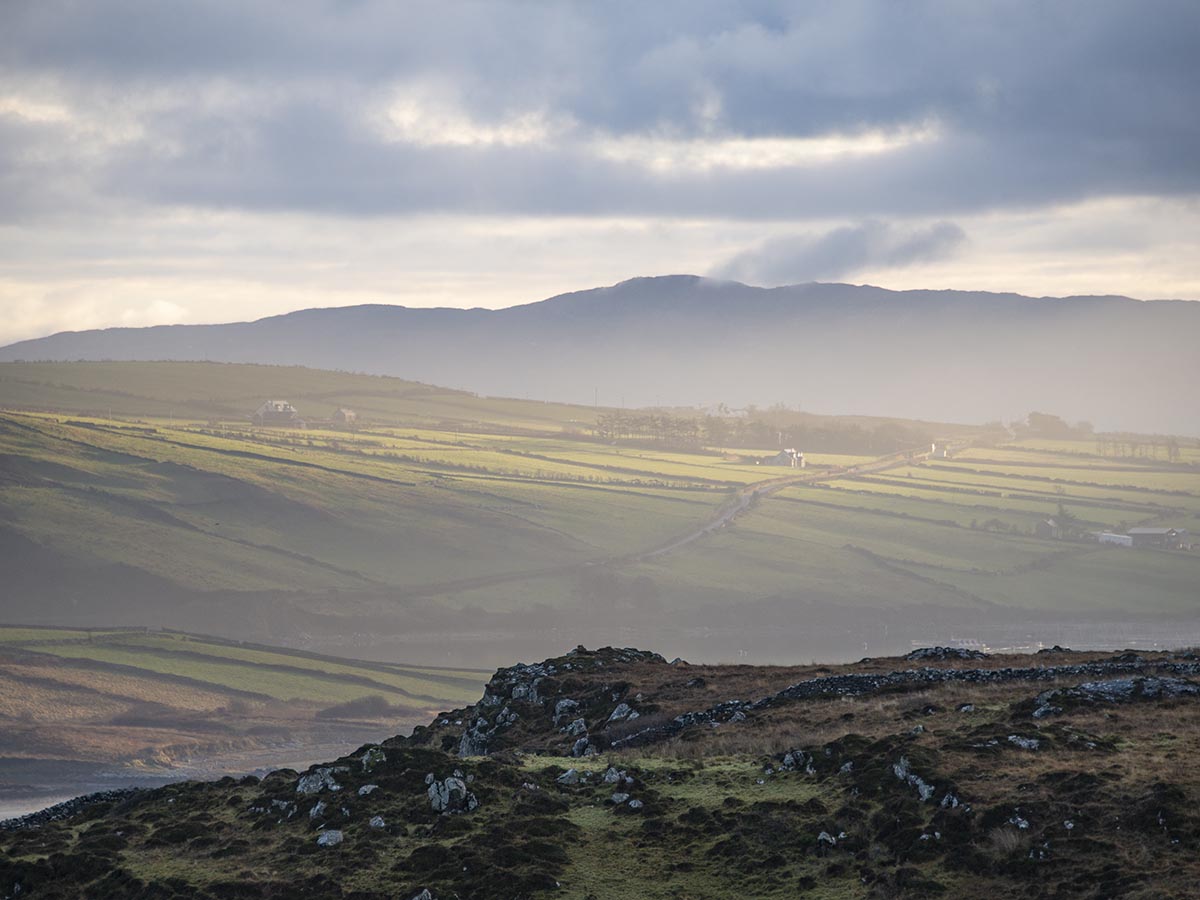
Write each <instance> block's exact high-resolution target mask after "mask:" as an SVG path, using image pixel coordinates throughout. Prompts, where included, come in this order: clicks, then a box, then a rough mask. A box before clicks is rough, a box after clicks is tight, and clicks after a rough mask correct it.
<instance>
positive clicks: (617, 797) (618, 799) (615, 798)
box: [610, 791, 629, 806]
mask: <svg viewBox="0 0 1200 900" xmlns="http://www.w3.org/2000/svg"><path fill="white" fill-rule="evenodd" d="M610 799H611V800H612V802H613V803H615V804H617V806H620V805H621V804H622V803H624V802H625V801H626V800H628V799H629V795H628V794H624V793H622V792H620V791H617V792H616V793H615V794H613V795H612V797H611V798H610Z"/></svg>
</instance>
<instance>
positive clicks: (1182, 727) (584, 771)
mask: <svg viewBox="0 0 1200 900" xmlns="http://www.w3.org/2000/svg"><path fill="white" fill-rule="evenodd" d="M1198 676H1200V662H1198V661H1197V657H1196V655H1195V654H1193V653H1187V652H1183V653H1157V654H1136V653H1124V654H1120V655H1117V656H1113V655H1111V654H1109V655H1105V654H1095V653H1093V654H1081V653H1074V652H1072V651H1069V650H1063V649H1062V648H1057V647H1056V648H1053V649H1051V650H1046V651H1043V652H1041V653H1039V654H1035V655H1031V656H991V657H989V656H987V655H986V654H982V653H978V652H974V651H964V650H955V649H949V648H930V649H925V650H921V651H914V652H913V653H911V654H909V655H908V656H907V657H905V658H903V659H898V658H894V659H864V660H862V661H860V662H858V663H855V664H851V665H844V666H817V665H812V666H793V667H788V668H756V667H750V666H702V665H688V664H687V663H686V662H684V661H682V660H677V661H675V662H672V663H668V662H667V661H666V660H664V659H663V657H661V656H659V655H658V654H655V653H650V652H646V651H639V650H632V649H627V650H614V649H612V648H605V649H602V650H597V651H588V650H585V649H583V648H582V647H581V648H578V649H577V650H575V651H572V652H571V653H568V654H566V655H565V656H560V657H556V658H553V659H548V660H545V661H544V662H542V663H538V664H534V665H516V666H513V667H509V668H505V669H502V670H500V671H498V672H497V673H496V675H495V676H494V677H493V678H492V680H491V681H490V682H489V683H488V685H487V688H486V690H485V692H484V694H483V697H482V699H481V700H480V701H479V702H478V703H476V704H474V705H472V706H470V707H465V708H462V709H458V710H455V711H452V712H444V713H441V714H439V715H438V716H437V717H436V719H435V720H434V721H433V722H432V723H431V725H430V727H429V728H426V729H418V731H417V732H416V733H415V734H414V735H413V736H412V737H411V738H402V737H397V738H392V739H390V740H386V741H384V742H382V744H368V745H364V746H361V747H359V748H358V749H357V750H353V751H351V752H347V753H345V754H344V755H342V756H340V757H338V758H336V759H334V760H332V761H331V762H329V763H326V764H322V765H319V766H313V767H311V768H308V769H307V770H304V771H294V770H289V769H283V770H279V771H275V772H273V773H271V774H269V775H267V776H266V777H264V778H262V779H259V778H257V777H246V778H242V779H234V778H225V779H223V780H221V781H219V782H209V783H197V782H193V783H185V784H177V785H171V786H168V787H165V788H160V789H157V790H152V791H140V792H126V793H120V794H115V795H114V794H109V795H102V796H98V797H94V798H90V799H86V800H83V801H76V802H73V803H70V804H66V805H64V806H63V807H61V808H59V809H56V810H51V811H49V812H47V813H45V814H41V815H38V816H33V817H30V818H28V819H26V820H22V821H18V822H12V823H8V824H7V825H6V826H4V827H3V829H2V830H0V851H2V852H0V893H2V894H3V896H7V897H16V896H18V895H19V896H22V897H23V896H36V897H44V898H64V900H65V898H74V897H78V896H88V897H91V898H96V900H102V898H116V897H120V898H150V897H155V898H172V897H180V898H182V897H188V898H229V897H245V898H264V900H266V898H282V897H294V896H304V897H311V898H314V900H323V898H355V900H384V898H388V900H391V898H396V897H399V898H403V900H413V898H420V900H447V898H453V897H472V898H478V900H486V898H509V900H511V898H541V897H570V898H580V900H584V898H596V900H607V898H618V897H620V898H624V897H632V896H636V897H646V898H657V897H662V898H668V897H690V898H696V900H717V898H726V897H728V898H741V897H748V896H752V897H763V898H772V897H779V898H784V897H787V898H791V897H797V896H805V897H809V896H811V897H820V898H847V900H849V898H906V897H912V898H917V897H931V896H947V897H961V898H989V900H991V898H1026V897H1061V896H1072V897H1128V898H1149V897H1156V898H1183V897H1189V896H1193V895H1194V886H1195V883H1196V879H1197V878H1200V869H1198V868H1197V858H1198V857H1197V850H1198V849H1200V819H1198V818H1197V814H1196V809H1197V802H1198V801H1200V779H1198V778H1197V773H1196V764H1195V759H1196V755H1197V751H1198V750H1200V728H1198V727H1197V723H1198V720H1197V716H1196V703H1197V700H1198V698H1200V680H1198Z"/></svg>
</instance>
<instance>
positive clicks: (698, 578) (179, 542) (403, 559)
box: [0, 363, 1200, 701]
mask: <svg viewBox="0 0 1200 900" xmlns="http://www.w3.org/2000/svg"><path fill="white" fill-rule="evenodd" d="M264 397H283V398H287V399H289V400H290V401H292V402H293V403H294V404H295V406H296V408H297V410H298V411H299V414H300V415H301V416H303V417H304V418H305V419H306V420H307V427H305V428H298V427H254V426H253V425H252V424H251V423H250V421H249V413H250V411H252V410H253V409H254V408H255V406H256V404H257V403H259V402H261V400H262V399H263V398H264ZM340 407H352V408H354V409H355V410H356V411H357V413H358V419H357V421H356V422H355V423H353V425H352V426H342V427H337V426H335V425H334V423H333V421H332V414H333V411H334V410H335V409H337V408H340ZM0 408H4V409H6V410H7V411H4V412H0V559H2V560H3V562H4V563H5V565H6V573H7V578H8V592H7V597H6V600H5V614H6V616H5V617H6V618H8V619H9V620H10V621H24V622H39V623H45V624H54V625H61V626H75V625H89V626H93V627H107V626H111V625H134V626H147V625H149V626H152V627H162V626H166V627H171V628H177V629H181V630H190V631H204V632H205V633H207V632H210V631H213V630H218V631H219V632H220V633H221V634H224V635H226V636H237V637H251V638H253V639H255V640H260V641H263V642H264V643H280V642H282V643H285V644H287V645H288V646H294V647H300V648H306V647H307V648H320V649H322V650H323V651H327V652H334V653H345V654H347V655H349V656H355V657H362V656H369V657H373V658H378V659H384V660H405V661H407V662H421V663H429V664H439V665H440V664H445V665H452V666H453V665H463V664H466V663H468V662H469V663H471V664H481V665H490V664H493V663H497V662H500V661H504V660H509V659H512V658H514V657H520V656H524V655H543V654H544V653H545V652H551V651H552V650H554V649H557V648H559V647H561V646H562V645H563V644H564V643H567V644H571V643H574V637H575V635H577V634H578V633H580V632H581V631H582V632H586V633H587V634H588V635H589V636H593V637H597V638H599V639H602V640H605V641H612V642H614V643H619V644H620V643H643V642H645V641H646V640H652V641H653V642H655V643H657V644H659V645H663V646H666V647H668V648H672V649H674V650H675V652H678V653H681V654H683V653H686V654H690V655H693V656H695V655H698V654H707V655H711V656H715V657H716V658H719V659H729V658H742V657H743V656H747V655H748V656H751V657H753V658H755V659H758V660H760V661H775V660H782V659H794V658H795V657H796V654H798V653H804V654H806V655H811V654H815V653H816V652H818V651H820V652H825V653H828V652H833V653H835V654H837V655H844V656H850V655H852V654H856V653H857V654H858V655H862V653H863V652H865V650H864V647H865V648H868V649H870V648H875V647H881V648H882V649H884V650H888V651H895V650H899V649H903V648H904V647H905V646H907V645H910V643H911V642H912V641H921V642H926V643H927V642H929V641H930V640H932V639H933V638H934V637H941V638H943V639H948V638H950V637H964V638H972V639H977V640H980V641H982V642H985V643H987V642H990V643H993V644H995V643H997V642H999V643H1000V644H1001V645H1004V646H1008V645H1009V644H1010V643H1013V642H1016V643H1017V644H1018V645H1019V644H1020V641H1019V640H1018V639H1017V638H1016V637H1012V636H1011V635H1008V634H1007V632H1004V633H997V632H996V628H1000V629H1001V632H1003V631H1004V629H1005V628H1008V627H1009V625H1010V624H1012V623H1016V622H1018V621H1026V620H1028V619H1029V616H1031V615H1036V616H1040V617H1042V618H1041V620H1040V621H1043V622H1045V621H1049V620H1050V619H1055V620H1056V621H1058V622H1060V623H1064V624H1065V623H1073V624H1075V625H1079V626H1080V627H1085V626H1086V627H1087V628H1092V626H1093V625H1095V626H1096V627H1097V628H1100V629H1101V631H1100V632H1097V635H1098V636H1094V637H1084V638H1080V637H1076V638H1075V642H1076V643H1084V644H1089V643H1090V644H1097V645H1099V644H1103V643H1111V642H1120V641H1122V640H1127V639H1128V640H1132V639H1133V638H1135V637H1136V638H1138V639H1150V640H1152V641H1157V640H1159V638H1158V637H1155V636H1150V637H1149V638H1147V633H1146V632H1144V631H1139V630H1137V629H1136V628H1134V629H1133V630H1130V628H1126V627H1125V625H1127V624H1129V623H1135V624H1136V623H1137V622H1143V623H1148V622H1154V623H1157V625H1156V627H1160V628H1162V629H1164V630H1165V631H1166V633H1167V634H1168V636H1169V635H1176V636H1178V635H1184V636H1189V635H1191V632H1189V631H1188V628H1190V627H1191V626H1190V625H1188V623H1189V622H1198V623H1200V618H1198V617H1197V616H1196V613H1197V612H1198V610H1197V609H1196V601H1197V598H1198V596H1200V591H1198V590H1197V587H1200V569H1198V564H1200V557H1198V556H1197V554H1195V553H1189V552H1187V551H1172V552H1166V551H1160V550H1154V549H1140V548H1139V549H1134V550H1128V549H1124V548H1111V547H1101V546H1099V545H1097V544H1096V543H1094V542H1091V543H1089V542H1087V541H1086V540H1083V538H1084V537H1086V534H1087V533H1088V532H1091V531H1100V530H1118V531H1124V530H1127V529H1128V528H1130V527H1135V526H1138V525H1164V526H1174V527H1179V528H1186V529H1189V530H1190V531H1192V532H1193V533H1195V532H1197V531H1200V463H1197V462H1196V461H1195V459H1194V457H1195V456H1196V454H1197V453H1200V450H1198V449H1197V447H1196V443H1197V442H1196V441H1194V440H1191V441H1189V440H1186V439H1171V440H1170V441H1168V439H1165V438H1155V439H1152V438H1146V439H1135V438H1134V437H1130V436H1124V437H1122V438H1121V440H1120V441H1117V440H1115V439H1113V438H1108V437H1105V436H1099V437H1097V438H1095V439H1088V440H1077V441H1063V440H1041V439H1036V438H1025V439H1021V440H1012V439H1008V440H1005V439H1003V438H1002V437H1001V436H1000V435H998V433H997V432H996V431H995V430H994V429H993V430H986V429H974V430H972V429H970V428H967V427H964V426H932V425H929V423H920V424H921V426H922V427H923V428H930V429H935V432H934V433H936V434H938V435H939V437H938V441H939V446H943V447H944V446H947V443H948V445H949V446H951V447H952V448H953V449H952V452H951V454H950V456H949V458H944V457H942V456H941V455H940V454H939V456H938V458H931V456H930V454H929V453H928V450H929V448H928V445H925V446H922V447H913V448H912V449H911V451H908V452H900V453H892V454H890V455H887V456H884V457H875V456H872V455H867V454H863V453H858V454H854V453H844V454H835V453H824V454H823V453H817V452H806V453H805V457H806V460H807V462H808V467H807V468H806V469H803V470H797V469H790V468H787V467H782V468H780V467H774V466H764V465H762V464H761V461H762V460H764V459H765V458H767V457H769V456H770V455H771V454H772V452H773V451H772V449H771V447H769V446H768V447H764V448H758V449H755V448H753V447H750V448H741V449H729V448H722V447H704V446H692V447H689V448H681V447H679V446H672V445H668V444H665V443H656V442H654V441H649V440H636V441H635V440H609V439H607V438H605V439H601V438H600V437H599V436H598V435H599V430H598V429H596V428H594V427H593V426H594V425H595V423H596V421H597V417H598V416H601V415H603V414H606V411H605V410H597V409H592V408H587V407H568V406H556V405H550V404H542V403H536V402H529V401H518V400H502V399H501V400H497V399H493V398H480V397H475V396H473V395H469V394H464V393H462V392H456V391H446V390H442V389H439V388H435V387H431V386H428V385H420V384H414V383H412V382H405V381H400V380H398V379H389V378H375V377H367V376H357V375H350V374H346V373H335V372H317V371H313V370H308V369H294V368H284V367H271V366H234V365H216V364H204V363H195V364H193V363H161V364H160V363H78V364H68V363H56V364H37V363H21V364H17V363H12V364H3V365H0ZM607 412H608V413H611V412H612V411H607ZM684 414H686V411H681V410H673V411H671V415H675V416H680V415H684ZM831 421H832V420H831ZM881 421H882V422H883V426H886V428H888V429H893V430H894V429H896V428H898V427H900V425H899V424H898V423H895V422H891V421H887V420H881ZM847 422H850V423H851V424H852V426H853V427H854V428H869V427H870V426H871V422H870V420H862V419H854V420H847ZM864 433H866V432H864ZM1168 447H1170V448H1173V449H1171V450H1170V453H1168ZM1131 448H1132V449H1131ZM1118 450H1120V451H1121V452H1122V453H1123V454H1125V455H1121V456H1117V455H1114V454H1115V453H1116V452H1117V451H1118ZM1129 453H1136V454H1137V455H1133V456H1130V455H1128V454H1129ZM1168 455H1170V457H1171V458H1170V459H1168ZM1052 518H1053V519H1062V520H1063V521H1065V522H1067V523H1069V525H1070V529H1069V530H1070V532H1071V533H1070V534H1069V535H1067V536H1066V537H1065V539H1047V538H1046V537H1039V536H1038V535H1037V528H1038V526H1039V523H1042V522H1045V521H1046V520H1048V519H1052ZM214 622H216V623H217V624H216V625H215V627H214V625H213V624H212V623H214ZM1096 623H1100V624H1096ZM1113 623H1118V624H1120V623H1124V624H1121V625H1120V627H1118V628H1116V629H1115V630H1114V628H1113V627H1110V626H1112V625H1113ZM1138 627H1140V626H1138ZM1181 627H1182V628H1183V630H1182V631H1180V630H1179V629H1180V628H1181ZM1105 629H1107V630H1105ZM1194 630H1195V631H1196V635H1195V637H1196V639H1197V640H1200V628H1197V629H1194ZM1090 634H1091V632H1089V635H1090ZM1127 636H1128V637H1127ZM1020 640H1024V638H1023V637H1022V638H1021V639H1020ZM831 642H832V643H831ZM160 649H161V648H160ZM143 650H144V652H145V659H146V660H150V659H153V658H156V657H155V656H154V653H152V652H151V651H150V649H149V648H143ZM106 652H109V653H112V654H119V653H120V652H121V651H120V650H119V648H118V649H112V648H110V649H109V650H108V651H106ZM155 652H157V651H155ZM112 659H113V661H114V662H115V661H116V660H117V656H115V655H114V656H113V657H112ZM178 662H179V660H178V659H177V658H175V657H172V658H171V659H169V660H167V661H166V662H163V661H162V660H161V659H160V663H162V664H163V665H167V664H170V665H175V664H177V663H178ZM148 664H149V663H148V662H147V665H148ZM189 665H190V666H193V667H201V668H203V667H207V666H211V662H208V661H204V660H200V659H191V660H190V661H189ZM203 671H204V673H205V677H213V678H215V677H216V674H217V673H216V672H215V671H212V670H210V669H208V668H204V669H203ZM314 690H315V689H314ZM322 690H324V691H326V692H328V691H329V690H333V688H330V687H329V686H326V687H325V688H322ZM322 696H325V694H322ZM328 699H330V700H331V701H332V700H333V699H334V698H333V697H332V696H329V697H328Z"/></svg>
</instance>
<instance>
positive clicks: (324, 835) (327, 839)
mask: <svg viewBox="0 0 1200 900" xmlns="http://www.w3.org/2000/svg"><path fill="white" fill-rule="evenodd" d="M343 840H345V836H344V835H343V834H342V833H341V832H340V831H338V830H337V829H336V828H334V829H330V830H329V831H322V832H321V833H320V834H319V835H317V846H318V847H336V846H337V845H338V844H340V843H341V842H342V841H343Z"/></svg>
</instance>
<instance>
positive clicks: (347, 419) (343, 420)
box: [333, 406, 358, 425]
mask: <svg viewBox="0 0 1200 900" xmlns="http://www.w3.org/2000/svg"><path fill="white" fill-rule="evenodd" d="M333 421H335V422H337V423H338V424H339V425H353V424H354V423H355V422H357V421H358V413H356V412H355V411H354V410H352V409H346V408H345V407H344V406H343V407H338V409H337V410H336V411H335V412H334V414H333Z"/></svg>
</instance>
